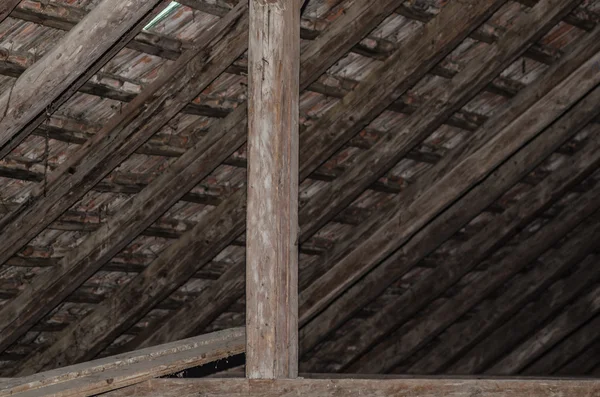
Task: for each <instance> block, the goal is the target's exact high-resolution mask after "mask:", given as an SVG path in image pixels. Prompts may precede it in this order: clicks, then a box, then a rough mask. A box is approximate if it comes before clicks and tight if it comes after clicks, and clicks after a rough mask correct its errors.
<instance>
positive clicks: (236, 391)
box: [107, 379, 600, 397]
mask: <svg viewBox="0 0 600 397" xmlns="http://www.w3.org/2000/svg"><path fill="white" fill-rule="evenodd" d="M598 393H600V381H598V380H593V379H586V380H581V379H578V380H566V379H565V380H556V379H543V380H536V379H522V380H513V379H489V380H488V379H472V380H461V379H335V380H334V379H277V380H245V379H155V380H151V381H149V382H146V383H144V384H141V385H139V386H134V387H130V388H126V389H123V390H120V391H116V392H112V393H109V394H107V397H126V396H127V397H137V396H140V397H141V396H144V397H159V396H160V397H171V396H177V397H188V396H190V397H191V396H197V395H199V394H201V395H202V396H205V397H209V396H232V397H233V396H269V397H276V396H290V397H291V396H307V397H309V396H310V397H312V396H314V397H317V396H318V397H327V396H332V397H333V396H348V397H358V396H372V397H386V396H390V397H391V396H404V397H446V396H454V397H473V396H479V397H523V396H528V397H561V396H570V397H594V396H597V395H598Z"/></svg>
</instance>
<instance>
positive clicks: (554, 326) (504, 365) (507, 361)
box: [486, 285, 600, 374]
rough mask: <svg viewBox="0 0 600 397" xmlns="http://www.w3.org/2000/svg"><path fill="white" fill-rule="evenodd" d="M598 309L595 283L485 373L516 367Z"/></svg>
mask: <svg viewBox="0 0 600 397" xmlns="http://www.w3.org/2000/svg"><path fill="white" fill-rule="evenodd" d="M599 312H600V286H599V285H596V286H594V288H592V289H591V290H590V291H588V292H587V293H586V294H585V295H583V296H582V297H580V298H579V299H577V300H576V301H575V302H573V303H572V304H571V305H570V306H569V307H567V308H566V309H565V310H564V311H563V312H562V313H560V314H559V315H558V316H557V317H556V318H554V319H553V320H552V321H550V322H549V323H548V324H546V325H545V326H544V327H543V328H541V329H540V330H538V331H537V332H535V333H534V334H533V335H531V336H530V337H529V338H527V339H525V340H524V341H522V342H521V343H520V344H519V345H518V346H517V347H516V348H515V349H514V350H512V351H511V352H510V353H509V354H507V355H506V356H505V357H504V358H502V359H501V360H500V361H499V362H497V363H496V364H494V365H493V366H492V367H491V368H489V369H488V370H486V373H497V374H510V373H515V372H518V371H520V370H521V369H523V368H524V367H525V366H527V365H528V364H530V363H532V362H533V361H534V360H535V359H536V358H537V357H539V356H540V355H541V354H543V353H544V352H545V351H547V349H549V348H550V347H552V346H554V345H555V344H556V343H558V342H560V341H561V340H562V339H563V338H564V337H566V336H568V335H569V334H570V333H571V332H573V331H575V330H576V329H577V328H578V327H579V326H581V325H582V324H584V323H585V322H586V321H587V320H589V319H590V318H593V317H594V316H595V315H596V314H598V313H599Z"/></svg>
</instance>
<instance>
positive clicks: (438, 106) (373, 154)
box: [300, 0, 579, 296]
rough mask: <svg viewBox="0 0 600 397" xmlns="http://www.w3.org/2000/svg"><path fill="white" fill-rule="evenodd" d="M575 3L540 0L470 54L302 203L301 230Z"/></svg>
mask: <svg viewBox="0 0 600 397" xmlns="http://www.w3.org/2000/svg"><path fill="white" fill-rule="evenodd" d="M577 3H579V1H577V0H576V1H573V0H542V1H540V2H539V3H538V4H537V5H536V6H535V7H534V8H533V9H532V10H531V12H529V13H523V14H520V15H519V16H518V17H517V18H516V19H515V21H514V24H513V25H512V26H511V29H510V30H508V31H507V32H506V33H505V34H504V35H503V36H502V37H501V38H500V40H499V41H498V42H497V43H495V44H493V45H491V46H489V48H487V49H486V51H484V52H482V53H480V54H479V55H478V56H476V57H475V58H474V59H472V60H471V61H470V62H469V63H468V64H467V65H466V66H465V68H464V69H463V70H461V71H460V73H458V74H457V75H455V76H454V77H453V78H452V79H450V80H447V81H444V82H442V83H441V84H440V86H439V88H438V89H439V91H438V92H440V93H441V94H440V95H435V96H432V98H430V99H429V100H428V101H426V102H425V103H424V104H422V105H421V106H420V107H419V108H418V109H417V111H416V112H415V113H413V114H412V115H411V116H410V117H408V118H406V119H404V120H403V122H402V123H400V125H399V126H396V127H394V128H393V129H392V130H391V131H389V133H388V135H389V138H388V139H381V140H379V141H378V142H377V143H376V144H375V145H374V146H373V147H372V148H371V149H370V150H368V151H365V152H363V153H361V154H360V155H359V156H357V157H356V159H355V160H353V164H355V165H358V164H360V166H353V167H348V168H347V171H346V172H344V174H343V175H341V176H340V177H339V178H336V179H335V180H334V181H333V182H332V183H330V184H328V185H327V187H326V188H324V189H321V190H320V191H319V193H318V194H317V195H316V196H315V198H314V199H312V200H311V201H310V202H308V203H307V204H306V205H305V206H304V207H303V208H302V211H301V212H300V217H301V218H306V221H305V222H303V224H302V233H307V234H313V233H314V232H315V231H317V230H318V229H319V228H321V227H322V226H323V225H324V224H325V223H327V222H328V221H329V220H330V219H331V217H332V216H334V215H335V214H336V213H338V212H339V211H340V210H341V209H342V208H344V207H345V206H347V205H348V204H349V203H351V202H352V201H353V200H354V199H355V198H356V197H358V196H359V195H360V194H361V193H362V192H363V191H364V190H365V189H366V188H367V187H368V186H369V185H371V184H372V183H374V182H375V181H376V180H377V179H378V178H379V177H381V176H382V175H383V174H385V172H387V171H388V170H389V169H390V168H392V167H393V166H394V165H395V164H397V163H398V161H400V160H401V159H402V158H403V157H405V156H406V155H407V154H408V153H409V152H410V150H411V149H413V148H414V147H415V146H416V145H418V144H419V143H421V142H422V141H423V140H425V139H426V138H427V137H428V136H429V135H431V134H432V133H433V132H434V131H436V130H437V129H438V128H439V127H440V126H441V125H442V124H443V123H444V122H445V121H446V120H447V119H448V118H449V117H450V116H451V115H452V114H453V113H455V112H456V111H458V110H459V109H460V108H462V107H463V106H464V105H465V104H466V103H468V101H470V100H471V99H472V98H473V97H474V96H475V95H477V94H478V93H479V92H480V91H481V90H482V89H483V88H484V87H485V86H487V85H488V84H489V83H490V82H491V81H492V80H493V79H494V78H495V77H496V76H497V75H498V74H500V72H501V71H502V70H504V69H505V68H506V67H508V66H509V65H510V64H511V63H512V62H513V61H514V60H515V59H517V58H518V57H519V56H520V55H521V54H522V53H523V52H524V51H525V49H526V48H527V47H528V46H529V45H530V44H531V43H532V42H534V41H536V40H537V39H539V37H541V36H542V35H544V34H545V33H546V32H547V31H548V30H550V29H551V28H552V27H553V26H554V25H556V23H557V22H558V21H560V20H561V18H562V17H563V16H564V15H566V14H568V13H569V12H570V11H571V10H572V9H573V8H575V6H576V5H577ZM313 296H314V295H313Z"/></svg>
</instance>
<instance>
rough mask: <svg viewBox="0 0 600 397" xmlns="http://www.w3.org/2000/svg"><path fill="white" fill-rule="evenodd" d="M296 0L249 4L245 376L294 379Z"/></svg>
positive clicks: (298, 57) (298, 35)
mask: <svg viewBox="0 0 600 397" xmlns="http://www.w3.org/2000/svg"><path fill="white" fill-rule="evenodd" d="M300 7H301V2H300V1H299V0H296V1H289V0H250V27H249V29H250V40H249V44H248V204H247V208H248V210H247V221H246V376H247V377H248V378H256V379H276V378H296V377H297V376H298V117H299V108H298V101H299V95H300V92H299V85H300V84H299V78H300Z"/></svg>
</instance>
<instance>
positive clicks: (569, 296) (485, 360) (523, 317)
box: [446, 282, 589, 374]
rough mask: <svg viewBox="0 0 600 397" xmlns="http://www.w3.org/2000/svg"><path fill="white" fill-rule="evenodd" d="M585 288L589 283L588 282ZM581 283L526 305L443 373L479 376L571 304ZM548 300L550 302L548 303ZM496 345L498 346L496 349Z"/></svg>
mask: <svg viewBox="0 0 600 397" xmlns="http://www.w3.org/2000/svg"><path fill="white" fill-rule="evenodd" d="M588 285H589V282H588ZM584 286H585V283H583V284H580V285H579V286H577V288H573V290H569V291H563V292H564V294H560V292H561V291H560V290H557V289H555V288H554V287H553V288H551V289H549V290H548V291H547V292H546V293H544V294H543V295H542V296H541V297H540V298H539V299H538V300H537V301H535V302H533V303H531V304H529V305H528V306H526V307H525V308H524V309H522V310H521V311H520V312H519V313H517V314H516V315H515V316H514V317H512V318H511V319H510V320H509V321H507V322H506V323H504V324H502V326H501V327H498V328H497V329H496V330H494V332H492V333H491V334H490V335H488V336H487V337H486V338H485V339H483V340H481V341H479V342H478V343H477V344H475V345H474V346H473V347H471V349H470V350H468V351H467V352H466V353H465V354H463V356H462V357H460V359H459V360H458V361H456V362H455V363H453V364H452V365H450V366H449V367H448V368H447V369H446V371H447V372H448V373H451V374H465V373H482V372H483V371H485V370H486V369H487V368H489V367H490V366H491V365H493V364H494V362H496V361H497V360H498V358H500V357H502V355H503V354H505V353H506V349H512V348H513V347H514V346H515V345H517V344H518V343H519V342H520V341H522V340H524V339H526V338H527V337H528V336H529V335H532V334H533V333H534V332H535V330H536V328H538V327H540V326H542V325H543V324H544V323H545V322H546V321H547V320H548V318H550V317H551V316H552V315H553V313H556V312H557V311H558V310H560V309H561V308H562V307H563V306H565V305H566V304H568V303H569V302H570V301H571V300H573V299H574V298H575V297H576V295H577V293H578V292H579V291H581V289H582V288H584ZM549 298H554V299H552V300H548V299H549ZM498 343H502V344H501V345H498Z"/></svg>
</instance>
